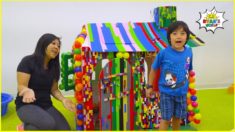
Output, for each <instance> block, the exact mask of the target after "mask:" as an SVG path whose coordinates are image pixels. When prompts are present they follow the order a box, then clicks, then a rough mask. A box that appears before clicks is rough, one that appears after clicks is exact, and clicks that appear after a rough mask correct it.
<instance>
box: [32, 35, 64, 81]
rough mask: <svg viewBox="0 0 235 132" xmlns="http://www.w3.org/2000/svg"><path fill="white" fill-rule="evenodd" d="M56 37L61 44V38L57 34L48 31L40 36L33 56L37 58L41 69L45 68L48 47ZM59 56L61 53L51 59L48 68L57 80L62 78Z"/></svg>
mask: <svg viewBox="0 0 235 132" xmlns="http://www.w3.org/2000/svg"><path fill="white" fill-rule="evenodd" d="M56 39H57V40H58V41H59V43H60V44H61V41H60V38H59V37H57V36H55V35H54V34H50V33H46V34H43V35H42V36H41V37H40V38H39V40H38V42H37V46H36V49H35V51H34V53H33V56H34V57H35V58H36V63H37V64H38V65H39V66H40V68H41V69H43V63H44V57H45V55H46V48H47V46H48V45H49V44H50V43H51V42H52V41H54V40H56ZM59 56H60V54H58V55H57V56H56V57H55V58H54V59H51V60H50V62H49V63H48V69H49V71H50V73H51V74H52V75H53V78H54V79H56V80H57V81H58V80H59V78H60V60H59Z"/></svg>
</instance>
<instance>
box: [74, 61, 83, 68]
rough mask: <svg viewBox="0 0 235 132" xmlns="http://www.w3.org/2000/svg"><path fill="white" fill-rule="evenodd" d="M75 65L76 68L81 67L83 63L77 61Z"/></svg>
mask: <svg viewBox="0 0 235 132" xmlns="http://www.w3.org/2000/svg"><path fill="white" fill-rule="evenodd" d="M74 65H75V67H79V66H81V65H82V62H81V61H76V62H75V64H74Z"/></svg>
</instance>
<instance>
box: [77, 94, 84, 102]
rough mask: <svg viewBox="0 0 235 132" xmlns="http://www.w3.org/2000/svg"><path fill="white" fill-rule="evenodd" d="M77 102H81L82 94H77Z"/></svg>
mask: <svg viewBox="0 0 235 132" xmlns="http://www.w3.org/2000/svg"><path fill="white" fill-rule="evenodd" d="M76 98H77V100H78V101H79V102H82V101H83V96H82V94H77V97H76Z"/></svg>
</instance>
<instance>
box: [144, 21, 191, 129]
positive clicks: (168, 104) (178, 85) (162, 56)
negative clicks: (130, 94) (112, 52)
mask: <svg viewBox="0 0 235 132" xmlns="http://www.w3.org/2000/svg"><path fill="white" fill-rule="evenodd" d="M189 35H190V30H189V28H188V26H187V24H186V23H184V22H183V21H176V22H174V23H172V24H171V25H170V26H169V27H168V31H167V39H168V41H169V44H170V46H168V47H167V48H166V49H164V50H161V51H160V52H159V54H158V55H157V56H156V58H155V60H154V62H153V64H152V68H151V71H150V73H149V81H148V86H147V89H146V96H147V97H150V94H151V92H152V91H153V89H152V86H153V83H154V82H153V80H154V77H155V75H156V71H157V69H159V68H160V78H159V83H158V87H159V92H160V109H161V115H162V119H161V122H160V128H159V130H167V129H168V126H169V124H170V120H171V118H172V129H173V130H179V129H180V121H181V119H182V118H186V116H187V109H186V108H187V103H186V98H187V91H188V84H189V81H188V76H189V75H188V73H189V71H190V70H192V56H193V55H192V49H191V48H190V47H188V46H185V44H186V43H187V41H188V39H189Z"/></svg>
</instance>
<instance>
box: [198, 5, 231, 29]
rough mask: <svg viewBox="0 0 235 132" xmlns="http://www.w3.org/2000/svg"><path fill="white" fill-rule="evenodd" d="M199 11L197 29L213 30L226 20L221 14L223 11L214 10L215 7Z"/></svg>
mask: <svg viewBox="0 0 235 132" xmlns="http://www.w3.org/2000/svg"><path fill="white" fill-rule="evenodd" d="M199 13H200V19H199V20H198V21H197V22H198V23H199V24H200V27H199V29H201V28H205V29H206V31H211V32H212V33H214V32H215V30H216V29H217V28H222V29H224V28H223V23H224V22H226V21H228V20H226V19H225V18H224V17H223V16H224V13H225V12H218V11H216V9H215V7H214V8H213V9H212V10H211V11H207V10H206V11H205V12H204V13H201V12H199Z"/></svg>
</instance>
